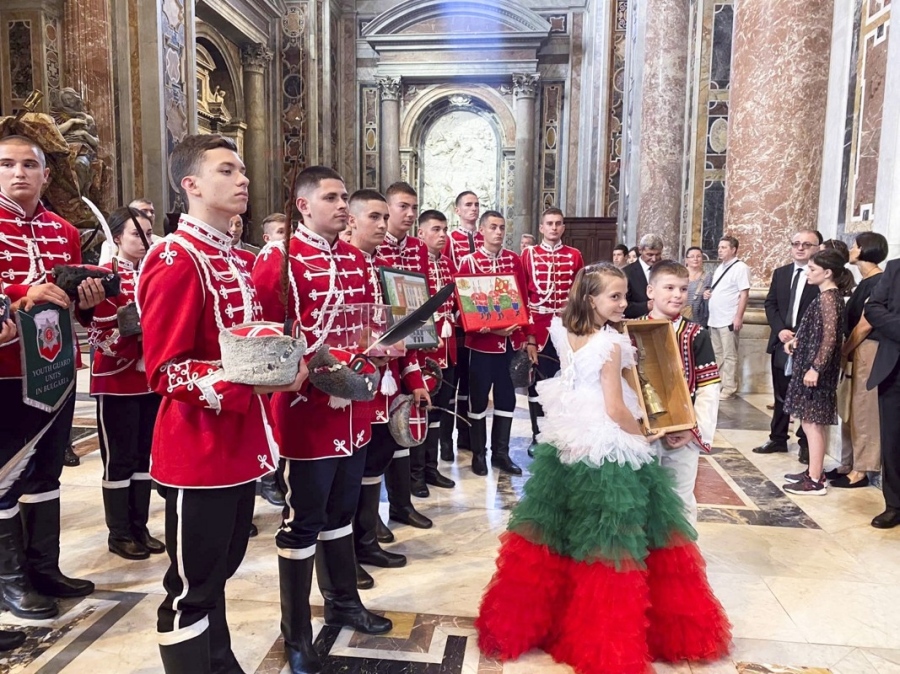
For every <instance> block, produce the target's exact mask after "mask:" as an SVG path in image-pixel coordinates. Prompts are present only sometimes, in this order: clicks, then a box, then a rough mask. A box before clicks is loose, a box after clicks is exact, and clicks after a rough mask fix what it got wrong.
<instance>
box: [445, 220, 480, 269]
mask: <svg viewBox="0 0 900 674" xmlns="http://www.w3.org/2000/svg"><path fill="white" fill-rule="evenodd" d="M469 234H470V232H469V231H468V230H465V229H463V228H462V227H460V228H458V229H454V230H451V231H450V233H449V234H448V235H447V243H446V244H444V255H446V256H447V257H448V258H450V263H451V264H452V265H453V268H454V269H457V268H459V264H460V263H461V262H462V259H463V258H464V257H465V256H466V255H468V254H469V253H474V252H475V251H476V250H478V248H480V247H481V246H482V244H484V235H483V234H482V233H481V232H479V231H478V230H477V229H476V230H475V231H474V232H471V235H472V240H471V241H470V240H469Z"/></svg>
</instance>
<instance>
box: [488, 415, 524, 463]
mask: <svg viewBox="0 0 900 674" xmlns="http://www.w3.org/2000/svg"><path fill="white" fill-rule="evenodd" d="M512 422H513V420H512V417H501V416H497V414H496V413H495V414H494V420H493V422H492V423H491V465H492V466H493V467H494V468H499V469H500V470H502V471H503V472H504V473H509V474H510V475H521V474H522V469H521V468H519V466H518V465H516V464H515V463H514V462H513V460H512V459H510V458H509V433H510V431H511V430H512Z"/></svg>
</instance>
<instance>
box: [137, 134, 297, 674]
mask: <svg viewBox="0 0 900 674" xmlns="http://www.w3.org/2000/svg"><path fill="white" fill-rule="evenodd" d="M170 174H171V176H172V180H173V181H174V182H175V184H176V185H178V187H179V189H180V190H181V194H182V197H183V199H184V201H185V202H186V203H187V205H188V210H187V213H186V214H184V215H182V216H181V219H180V220H179V223H178V229H177V231H175V232H174V233H172V234H169V235H168V236H167V237H166V238H165V239H164V240H163V241H162V242H160V243H158V244H157V245H155V246H153V248H152V249H151V251H150V252H149V253H148V254H147V256H146V258H145V262H144V268H143V271H142V272H141V277H140V282H139V283H138V293H137V296H138V306H139V307H140V311H141V324H142V326H143V329H144V340H143V343H144V360H145V362H146V369H147V375H148V376H149V378H150V387H151V388H152V389H153V390H154V391H155V392H156V393H158V394H159V395H161V396H162V398H163V400H162V404H161V406H160V410H159V415H158V417H157V420H156V428H155V430H154V435H153V448H152V450H151V467H150V474H151V476H152V477H153V479H154V480H156V482H157V484H159V485H160V486H162V487H163V492H164V494H165V499H166V544H167V545H166V548H167V550H166V551H167V552H168V555H169V561H170V564H169V569H168V570H167V571H166V575H165V578H164V579H163V587H164V588H165V590H166V598H165V599H164V600H163V602H162V604H161V605H160V607H159V612H158V620H157V630H158V632H159V644H160V646H159V650H160V655H161V657H162V661H163V667H164V669H165V671H166V672H167V673H176V672H177V673H181V672H211V671H212V672H225V671H228V672H231V671H240V666H239V665H238V663H237V660H236V659H235V657H234V653H233V652H232V650H231V639H230V636H229V634H228V624H227V622H226V618H225V582H226V581H227V580H228V578H230V577H231V576H232V575H233V574H234V572H235V571H236V570H237V568H238V567H239V566H240V564H241V561H242V560H243V558H244V552H245V551H246V549H247V540H248V538H249V534H250V524H251V520H252V517H253V501H254V498H255V491H256V489H255V482H256V480H257V479H258V478H259V477H261V476H262V475H265V474H266V473H270V472H272V471H273V470H275V467H276V466H277V465H278V448H277V446H276V444H275V439H274V436H273V433H272V428H271V426H270V423H269V406H268V400H267V398H266V396H267V394H269V393H273V392H276V391H282V390H297V389H299V388H300V385H301V384H302V383H303V381H304V380H305V378H306V374H307V372H306V369H305V367H302V366H301V367H300V368H299V370H298V373H297V378H296V379H295V380H294V382H293V383H292V384H290V385H288V386H284V387H259V386H258V387H254V386H248V385H246V384H235V383H231V382H228V381H226V380H225V378H224V372H223V370H222V363H221V351H220V349H219V333H220V332H222V331H223V330H226V329H228V328H230V327H233V326H235V325H238V324H240V323H247V322H250V321H258V320H262V307H261V306H260V304H259V302H258V300H257V297H256V293H255V291H254V288H253V282H252V280H251V279H250V275H249V271H248V270H246V269H245V268H244V266H243V265H241V264H240V262H239V260H238V258H237V256H236V254H235V252H234V249H233V248H232V246H231V236H230V235H229V233H228V221H229V219H230V218H231V217H232V216H234V215H237V214H239V213H243V212H244V211H245V210H246V208H247V185H248V184H249V181H248V180H247V176H246V175H245V174H244V163H243V162H242V161H241V159H240V157H239V156H238V154H237V148H236V146H235V144H234V141H232V140H231V139H229V138H226V137H224V136H220V135H217V134H212V135H196V136H187V137H186V138H185V139H184V140H183V141H181V143H179V144H178V146H177V147H176V148H175V150H174V151H173V153H172V156H171V158H170Z"/></svg>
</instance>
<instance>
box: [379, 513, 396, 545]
mask: <svg viewBox="0 0 900 674" xmlns="http://www.w3.org/2000/svg"><path fill="white" fill-rule="evenodd" d="M375 537H376V538H377V539H378V542H379V543H393V542H394V532H393V531H391V530H390V529H388V526H387V524H385V523H384V522H382V521H381V515H379V516H378V523H377V524H376V525H375Z"/></svg>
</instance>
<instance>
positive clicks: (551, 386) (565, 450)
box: [537, 318, 655, 468]
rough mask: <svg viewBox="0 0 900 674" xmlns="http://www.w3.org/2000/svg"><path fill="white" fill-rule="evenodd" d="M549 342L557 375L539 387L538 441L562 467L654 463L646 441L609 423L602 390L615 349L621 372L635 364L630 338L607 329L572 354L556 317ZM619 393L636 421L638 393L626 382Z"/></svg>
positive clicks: (560, 323)
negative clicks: (547, 446)
mask: <svg viewBox="0 0 900 674" xmlns="http://www.w3.org/2000/svg"><path fill="white" fill-rule="evenodd" d="M550 338H551V339H552V340H553V346H554V347H556V352H557V353H558V354H559V359H560V371H559V374H557V375H556V376H555V377H553V378H552V379H546V380H544V381H541V382H538V384H537V391H538V396H539V397H540V402H541V406H542V407H543V408H544V415H545V418H544V419H543V421H542V422H541V433H540V435H538V440H539V441H540V442H546V443H549V444H551V445H553V446H554V447H556V449H557V452H558V453H559V458H560V461H562V462H563V463H569V464H571V463H576V462H578V461H586V462H588V463H592V464H594V465H598V466H599V465H600V464H601V463H603V462H604V461H615V462H616V463H619V464H623V465H624V464H626V463H627V464H630V465H631V466H632V467H634V468H639V467H640V466H641V465H643V464H645V463H648V462H650V461H652V460H653V458H654V456H655V453H654V452H653V450H652V448H651V447H650V445H649V444H648V443H647V441H646V440H645V439H644V438H643V437H641V436H638V435H632V434H630V433H626V432H625V431H623V430H622V428H621V427H620V426H619V425H618V424H616V423H615V422H614V421H613V420H612V419H610V417H609V415H608V414H607V413H606V404H605V401H604V396H603V389H602V388H601V387H600V370H601V368H602V367H603V365H604V364H605V363H606V362H607V361H608V360H609V359H610V357H611V356H612V352H613V348H614V347H615V346H618V347H619V349H620V351H621V354H622V367H623V368H626V367H631V366H632V365H633V364H634V362H635V355H634V347H633V346H632V345H631V342H630V341H629V340H628V337H626V336H625V335H622V334H620V333H618V332H616V331H615V330H613V329H611V328H605V329H603V330H599V331H598V332H596V333H595V334H594V335H593V336H592V337H591V338H590V339H589V340H588V342H587V343H585V344H584V346H582V347H581V348H580V349H578V351H573V350H572V347H571V345H570V344H569V338H568V333H567V331H566V329H565V327H563V325H562V322H561V321H560V319H559V318H554V319H553V322H552V323H551V325H550ZM622 394H623V397H624V400H625V405H626V406H627V407H628V409H629V410H631V411H632V413H633V414H634V416H635V418H638V417H640V416H641V408H640V405H639V404H638V399H637V394H636V393H635V392H634V390H633V389H632V388H631V387H630V386H629V385H628V383H627V382H626V381H625V379H624V378H623V379H622Z"/></svg>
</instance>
